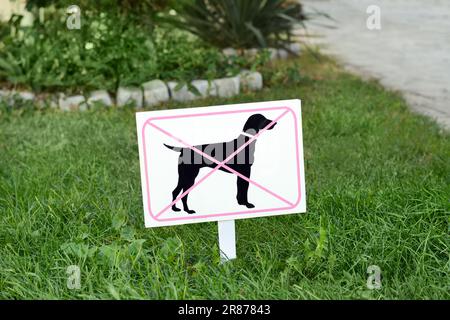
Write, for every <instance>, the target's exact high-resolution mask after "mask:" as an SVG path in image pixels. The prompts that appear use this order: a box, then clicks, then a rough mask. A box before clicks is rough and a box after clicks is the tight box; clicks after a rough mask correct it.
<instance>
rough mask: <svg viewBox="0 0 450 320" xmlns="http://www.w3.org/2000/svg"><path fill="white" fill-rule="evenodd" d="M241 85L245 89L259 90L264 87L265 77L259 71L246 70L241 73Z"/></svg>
mask: <svg viewBox="0 0 450 320" xmlns="http://www.w3.org/2000/svg"><path fill="white" fill-rule="evenodd" d="M239 78H240V85H241V86H242V88H243V89H244V90H250V91H257V90H261V89H262V87H263V77H262V75H261V73H259V72H257V71H248V70H244V71H242V72H241V74H240V77H239Z"/></svg>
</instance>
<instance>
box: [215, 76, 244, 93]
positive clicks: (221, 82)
mask: <svg viewBox="0 0 450 320" xmlns="http://www.w3.org/2000/svg"><path fill="white" fill-rule="evenodd" d="M213 84H214V85H215V86H216V88H217V95H218V96H219V97H224V98H229V97H232V96H235V95H237V94H239V89H240V81H239V76H236V77H231V78H222V79H215V80H213Z"/></svg>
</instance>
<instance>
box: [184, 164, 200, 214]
mask: <svg viewBox="0 0 450 320" xmlns="http://www.w3.org/2000/svg"><path fill="white" fill-rule="evenodd" d="M199 171H200V168H198V167H192V166H191V167H189V168H188V170H186V171H185V172H184V173H185V175H184V178H185V179H184V183H183V192H186V190H189V188H190V187H192V186H193V185H194V183H195V178H196V177H197V175H198V173H199ZM188 196H189V193H188V194H186V195H185V196H184V197H183V198H182V199H181V201H182V202H183V210H184V211H186V212H187V213H189V214H193V213H195V211H194V210H190V209H189V206H188Z"/></svg>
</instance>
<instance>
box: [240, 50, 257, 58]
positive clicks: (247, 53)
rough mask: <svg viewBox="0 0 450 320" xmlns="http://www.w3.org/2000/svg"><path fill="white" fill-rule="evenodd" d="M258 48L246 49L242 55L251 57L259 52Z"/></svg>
mask: <svg viewBox="0 0 450 320" xmlns="http://www.w3.org/2000/svg"><path fill="white" fill-rule="evenodd" d="M259 51H260V49H257V48H252V49H246V50H245V51H244V56H245V57H248V58H253V57H254V56H256V55H257V54H258V53H259Z"/></svg>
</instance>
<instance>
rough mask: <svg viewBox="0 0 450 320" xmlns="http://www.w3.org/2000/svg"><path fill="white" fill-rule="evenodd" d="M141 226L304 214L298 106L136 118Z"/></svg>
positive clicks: (217, 109) (288, 103) (194, 110)
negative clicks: (143, 219)
mask: <svg viewBox="0 0 450 320" xmlns="http://www.w3.org/2000/svg"><path fill="white" fill-rule="evenodd" d="M136 123H137V136H138V143H139V158H140V169H141V182H142V196H143V203H144V217H145V226H146V227H159V226H169V225H176V224H186V223H198V222H206V221H222V220H234V219H244V218H256V217H267V216H273V215H282V214H290V213H301V212H305V211H306V198H305V175H304V163H303V143H302V141H303V140H302V125H301V105H300V100H282V101H268V102H258V103H246V104H234V105H224V106H214V107H204V108H189V109H172V110H161V111H149V112H138V113H136Z"/></svg>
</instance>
